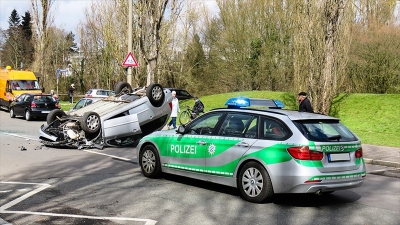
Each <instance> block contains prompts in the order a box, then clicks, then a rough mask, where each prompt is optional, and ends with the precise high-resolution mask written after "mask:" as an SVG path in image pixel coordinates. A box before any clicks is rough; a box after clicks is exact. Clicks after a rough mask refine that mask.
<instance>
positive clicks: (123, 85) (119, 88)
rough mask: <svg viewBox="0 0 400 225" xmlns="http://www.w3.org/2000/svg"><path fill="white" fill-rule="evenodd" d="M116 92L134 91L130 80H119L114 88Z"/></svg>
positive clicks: (126, 92) (127, 92)
mask: <svg viewBox="0 0 400 225" xmlns="http://www.w3.org/2000/svg"><path fill="white" fill-rule="evenodd" d="M114 92H115V94H119V93H121V92H122V93H124V94H129V93H132V86H131V85H130V84H129V83H128V82H123V81H121V82H118V83H117V84H116V85H115V88H114Z"/></svg>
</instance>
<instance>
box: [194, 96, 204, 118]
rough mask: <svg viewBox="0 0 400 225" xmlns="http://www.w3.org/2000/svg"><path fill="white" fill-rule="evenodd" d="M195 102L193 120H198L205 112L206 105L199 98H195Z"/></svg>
mask: <svg viewBox="0 0 400 225" xmlns="http://www.w3.org/2000/svg"><path fill="white" fill-rule="evenodd" d="M194 101H195V102H194V106H193V109H192V119H194V118H196V117H197V116H198V115H199V114H200V113H201V112H204V104H203V103H202V102H201V101H200V99H199V98H198V97H197V96H195V97H194Z"/></svg>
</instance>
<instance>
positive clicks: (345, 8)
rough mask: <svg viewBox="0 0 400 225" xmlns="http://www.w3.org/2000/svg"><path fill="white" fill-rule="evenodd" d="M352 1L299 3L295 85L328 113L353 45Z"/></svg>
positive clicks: (295, 48)
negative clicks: (351, 31)
mask: <svg viewBox="0 0 400 225" xmlns="http://www.w3.org/2000/svg"><path fill="white" fill-rule="evenodd" d="M352 12H354V10H353V9H352V4H351V1H345V0H327V1H322V2H321V1H318V0H308V1H306V2H305V3H302V2H298V3H297V5H296V14H295V16H296V19H297V20H296V21H294V24H293V25H294V26H295V27H297V28H298V29H297V32H294V33H293V43H294V54H295V55H294V57H295V59H294V63H295V73H294V78H295V79H294V81H295V83H294V85H295V87H296V89H297V93H298V92H300V91H306V92H308V93H309V96H310V99H311V100H312V104H313V108H314V111H316V112H320V113H323V114H329V110H330V106H331V103H332V101H333V98H334V97H335V95H336V94H338V92H339V87H340V86H341V83H342V82H343V80H344V74H345V72H344V71H345V66H346V63H347V59H348V50H349V46H350V29H349V28H350V26H349V25H350V24H351V21H352V19H353V18H352V15H353V13H352Z"/></svg>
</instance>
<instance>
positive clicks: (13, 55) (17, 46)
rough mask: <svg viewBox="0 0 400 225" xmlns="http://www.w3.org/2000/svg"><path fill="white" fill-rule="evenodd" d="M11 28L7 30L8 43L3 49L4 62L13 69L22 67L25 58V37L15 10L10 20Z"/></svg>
mask: <svg viewBox="0 0 400 225" xmlns="http://www.w3.org/2000/svg"><path fill="white" fill-rule="evenodd" d="M8 24H9V28H8V30H7V37H6V42H5V44H4V47H3V54H4V62H5V64H6V65H11V66H12V68H19V67H21V66H22V57H23V48H22V46H21V45H22V43H23V37H22V30H21V18H20V16H19V14H18V12H17V10H15V9H14V10H13V11H12V12H11V15H10V17H9V20H8Z"/></svg>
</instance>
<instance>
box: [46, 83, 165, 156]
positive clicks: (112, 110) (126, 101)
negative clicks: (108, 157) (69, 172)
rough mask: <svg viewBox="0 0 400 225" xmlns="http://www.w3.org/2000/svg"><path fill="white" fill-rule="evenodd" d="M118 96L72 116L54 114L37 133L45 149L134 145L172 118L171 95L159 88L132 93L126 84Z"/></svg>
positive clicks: (55, 112) (158, 86)
mask: <svg viewBox="0 0 400 225" xmlns="http://www.w3.org/2000/svg"><path fill="white" fill-rule="evenodd" d="M115 92H116V93H119V94H117V95H114V96H110V97H108V98H104V99H102V100H99V101H96V102H94V103H92V104H90V105H87V106H85V107H82V108H80V109H78V110H75V111H72V112H68V113H66V112H64V111H62V110H53V111H51V112H50V113H49V115H48V116H47V124H46V125H45V124H43V125H42V127H41V128H40V130H39V139H40V140H41V141H42V143H43V144H44V145H46V146H56V147H71V148H78V149H81V148H103V147H104V146H127V145H135V144H137V143H138V141H139V140H140V138H142V137H143V136H144V135H147V134H150V133H151V132H153V131H155V130H161V129H162V128H163V127H164V126H165V124H166V123H167V121H168V119H169V116H170V115H171V104H170V103H171V102H172V95H171V92H170V91H169V90H166V89H163V88H162V86H161V85H159V84H151V85H150V86H148V87H143V88H139V89H135V91H134V92H132V87H131V86H130V85H129V84H128V83H126V82H120V83H118V84H117V85H116V88H115Z"/></svg>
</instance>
